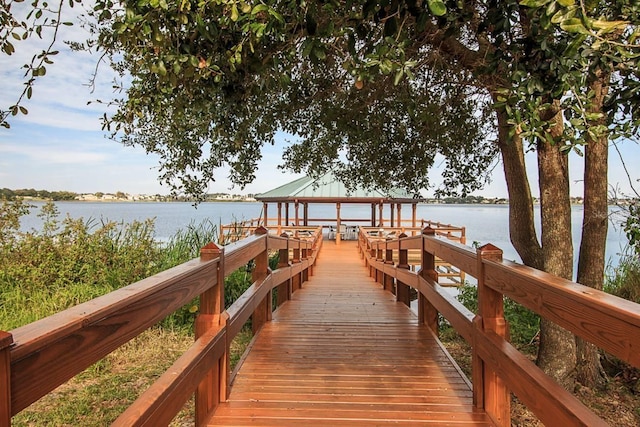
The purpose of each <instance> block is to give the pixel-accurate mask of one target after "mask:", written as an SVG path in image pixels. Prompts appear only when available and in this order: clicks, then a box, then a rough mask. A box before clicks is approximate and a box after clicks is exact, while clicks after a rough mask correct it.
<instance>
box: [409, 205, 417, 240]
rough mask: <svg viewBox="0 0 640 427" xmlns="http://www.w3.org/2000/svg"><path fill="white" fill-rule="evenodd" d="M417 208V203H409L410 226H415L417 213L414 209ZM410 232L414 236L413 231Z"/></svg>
mask: <svg viewBox="0 0 640 427" xmlns="http://www.w3.org/2000/svg"><path fill="white" fill-rule="evenodd" d="M417 210H418V204H417V203H414V204H412V205H411V227H413V228H416V222H417V221H416V218H417V214H416V211H417ZM411 234H412V235H413V236H415V231H412V232H411Z"/></svg>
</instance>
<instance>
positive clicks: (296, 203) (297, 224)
mask: <svg viewBox="0 0 640 427" xmlns="http://www.w3.org/2000/svg"><path fill="white" fill-rule="evenodd" d="M293 206H294V210H295V212H296V213H295V218H296V220H295V222H294V224H295V225H296V227H298V226H300V215H299V213H298V210H299V208H300V205H299V203H298V201H297V200H296V201H295V202H294V204H293Z"/></svg>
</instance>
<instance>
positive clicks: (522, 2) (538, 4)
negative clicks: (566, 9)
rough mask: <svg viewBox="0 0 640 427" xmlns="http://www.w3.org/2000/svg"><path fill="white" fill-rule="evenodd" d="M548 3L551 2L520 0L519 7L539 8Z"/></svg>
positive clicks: (546, 0) (544, 0)
mask: <svg viewBox="0 0 640 427" xmlns="http://www.w3.org/2000/svg"><path fill="white" fill-rule="evenodd" d="M550 1H551V0H520V5H521V6H526V7H541V6H544V5H545V4H547V3H549V2H550Z"/></svg>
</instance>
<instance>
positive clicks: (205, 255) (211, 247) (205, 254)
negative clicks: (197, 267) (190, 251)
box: [200, 242, 222, 261]
mask: <svg viewBox="0 0 640 427" xmlns="http://www.w3.org/2000/svg"><path fill="white" fill-rule="evenodd" d="M221 253H222V250H221V249H220V247H219V246H218V245H216V244H215V243H213V242H209V243H207V244H206V245H204V246H203V247H202V249H200V259H201V260H202V261H209V260H212V259H214V258H216V257H218V256H219V255H220V254H221Z"/></svg>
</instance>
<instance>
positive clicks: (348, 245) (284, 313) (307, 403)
mask: <svg viewBox="0 0 640 427" xmlns="http://www.w3.org/2000/svg"><path fill="white" fill-rule="evenodd" d="M391 424H393V425H403V426H414V425H415V426H418V425H420V426H425V425H427V426H428V425H432V426H436V425H437V426H449V425H450V426H491V425H493V424H492V423H491V421H490V419H489V417H488V416H487V415H486V414H485V413H483V412H481V411H478V410H476V409H474V407H473V405H472V393H471V389H470V387H469V384H468V382H467V381H466V379H464V378H463V377H462V375H461V374H460V372H459V371H458V369H457V368H456V367H455V366H454V365H453V363H452V362H451V360H450V359H449V357H448V356H447V355H446V353H445V352H444V351H443V350H442V348H441V347H440V346H439V345H438V343H437V341H436V340H435V338H434V337H433V335H432V334H431V333H430V332H429V331H428V329H426V328H425V327H422V326H419V325H418V324H417V317H416V315H415V314H414V313H412V312H411V310H409V309H408V308H407V307H406V306H404V305H403V304H401V303H397V302H396V301H395V299H394V296H393V295H392V294H390V293H388V292H385V291H384V290H383V289H382V287H381V286H380V285H379V284H378V283H376V282H375V281H374V280H372V279H371V278H369V276H368V274H367V270H366V268H365V267H364V266H363V264H362V261H361V259H360V258H359V256H358V252H357V248H356V245H355V243H353V242H342V244H341V245H335V244H332V243H328V244H325V245H324V247H323V249H322V252H321V253H320V255H319V257H318V264H317V266H316V268H315V270H314V276H312V277H311V278H310V280H309V282H307V283H305V284H304V286H303V288H302V289H301V290H299V291H297V292H295V293H294V294H293V299H292V300H291V301H289V302H287V303H285V304H284V305H282V306H281V307H280V308H279V309H278V310H277V311H276V312H275V313H274V316H273V321H271V322H268V323H267V324H266V325H265V326H264V327H263V329H262V330H261V331H260V332H259V333H258V336H257V337H256V340H255V342H254V344H253V346H252V348H251V351H250V352H249V354H248V355H247V357H246V358H245V360H244V362H243V365H242V366H241V368H240V370H239V372H238V374H237V376H236V378H235V380H234V383H233V385H232V389H231V394H230V396H229V400H228V401H227V402H226V403H223V404H221V405H220V406H219V407H218V408H217V409H216V411H215V412H214V414H213V416H212V418H211V419H210V422H209V425H211V426H214V425H215V426H220V425H228V426H239V425H256V426H299V425H305V426H358V425H362V426H365V425H366V426H375V425H380V426H384V425H391Z"/></svg>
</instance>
